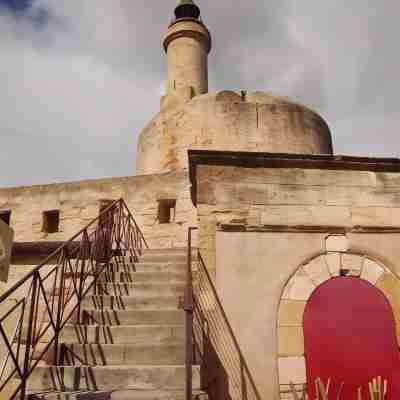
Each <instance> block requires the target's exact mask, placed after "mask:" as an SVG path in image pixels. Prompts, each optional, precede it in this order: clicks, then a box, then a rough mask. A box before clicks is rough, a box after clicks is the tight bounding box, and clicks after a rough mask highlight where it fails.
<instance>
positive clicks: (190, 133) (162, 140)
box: [137, 91, 333, 174]
mask: <svg viewBox="0 0 400 400" xmlns="http://www.w3.org/2000/svg"><path fill="white" fill-rule="evenodd" d="M189 149H201V150H220V151H250V152H251V151H253V152H266V153H292V154H332V153H333V149H332V138H331V133H330V130H329V127H328V125H327V124H326V122H325V121H324V119H323V118H322V117H321V116H319V115H318V114H317V113H315V112H314V111H312V110H310V109H309V108H307V107H305V106H303V105H301V104H297V103H294V102H292V101H290V100H288V99H286V98H282V97H276V96H273V95H271V94H270V93H266V92H241V93H237V92H234V91H221V92H217V93H208V94H204V95H201V96H197V97H194V98H193V99H191V100H190V101H188V102H186V103H184V104H183V105H181V106H176V107H173V108H170V109H166V110H162V111H161V112H160V113H159V114H158V115H157V116H156V117H155V118H154V119H153V120H152V121H151V122H150V123H149V125H148V126H147V127H146V128H145V129H144V130H143V132H142V133H141V135H140V138H139V144H138V154H137V172H138V173H139V174H151V173H160V172H166V171H171V170H184V169H187V168H188V161H187V151H188V150H189Z"/></svg>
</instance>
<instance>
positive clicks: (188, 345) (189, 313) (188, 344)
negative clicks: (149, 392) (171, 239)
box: [184, 228, 197, 400]
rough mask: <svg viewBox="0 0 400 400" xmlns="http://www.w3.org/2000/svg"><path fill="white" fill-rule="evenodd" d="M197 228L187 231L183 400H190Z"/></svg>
mask: <svg viewBox="0 0 400 400" xmlns="http://www.w3.org/2000/svg"><path fill="white" fill-rule="evenodd" d="M195 229H197V228H189V229H188V251H187V270H186V288H185V300H184V303H185V304H184V310H185V354H186V357H185V375H186V376H185V377H186V382H185V400H192V395H193V383H192V379H193V378H192V376H193V375H192V374H193V372H192V367H193V280H192V278H193V277H192V231H193V230H195Z"/></svg>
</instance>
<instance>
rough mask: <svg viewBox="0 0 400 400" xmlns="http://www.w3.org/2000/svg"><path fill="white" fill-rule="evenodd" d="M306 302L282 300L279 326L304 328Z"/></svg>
mask: <svg viewBox="0 0 400 400" xmlns="http://www.w3.org/2000/svg"><path fill="white" fill-rule="evenodd" d="M305 307H306V302H305V301H295V300H282V301H281V303H280V305H279V316H278V326H302V325H303V314H304V309H305Z"/></svg>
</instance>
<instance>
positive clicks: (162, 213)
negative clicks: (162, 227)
mask: <svg viewBox="0 0 400 400" xmlns="http://www.w3.org/2000/svg"><path fill="white" fill-rule="evenodd" d="M175 209H176V200H175V199H162V200H158V222H159V223H160V224H170V223H172V222H174V221H175Z"/></svg>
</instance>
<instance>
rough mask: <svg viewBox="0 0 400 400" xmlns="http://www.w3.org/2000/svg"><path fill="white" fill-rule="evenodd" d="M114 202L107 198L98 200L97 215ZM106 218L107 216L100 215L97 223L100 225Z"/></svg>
mask: <svg viewBox="0 0 400 400" xmlns="http://www.w3.org/2000/svg"><path fill="white" fill-rule="evenodd" d="M114 202H115V200H109V199H104V200H100V206H99V215H101V213H103V212H104V211H105V210H106V209H107V208H108V207H110V206H111V204H113V203H114ZM107 214H108V213H107ZM106 220H107V216H106V215H101V216H100V219H99V224H100V225H101V224H104V223H105V222H106Z"/></svg>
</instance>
